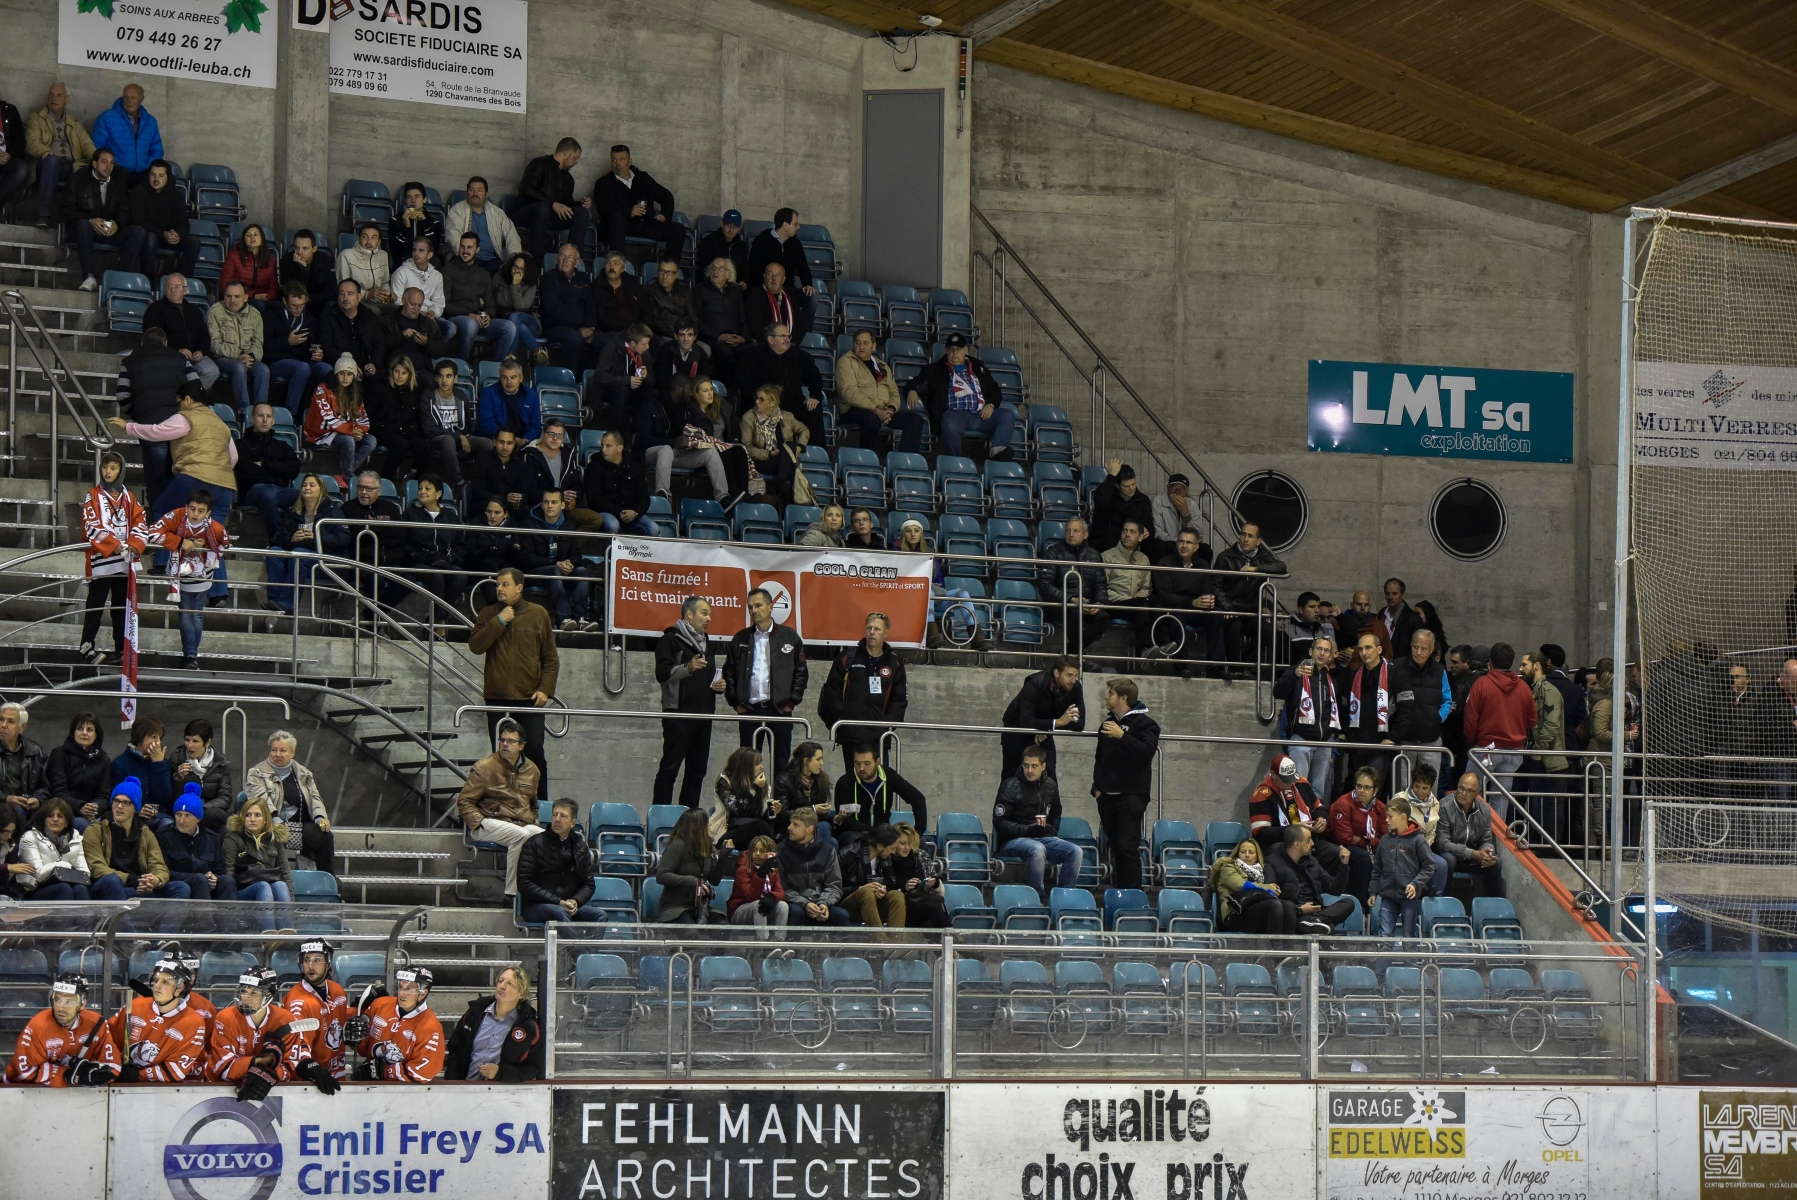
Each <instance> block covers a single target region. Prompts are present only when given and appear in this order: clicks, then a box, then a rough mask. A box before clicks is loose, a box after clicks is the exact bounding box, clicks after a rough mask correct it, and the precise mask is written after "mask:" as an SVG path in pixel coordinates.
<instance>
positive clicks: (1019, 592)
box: [993, 568, 1046, 646]
mask: <svg viewBox="0 0 1797 1200" xmlns="http://www.w3.org/2000/svg"><path fill="white" fill-rule="evenodd" d="M1001 569H1002V568H1001ZM993 598H994V599H995V600H999V601H1005V600H1010V601H1013V603H1010V604H1002V603H1001V604H1000V605H999V616H998V627H999V630H1000V636H1001V637H1002V638H1003V639H1004V640H1005V641H1007V642H1011V643H1014V644H1017V645H1024V646H1040V645H1041V644H1042V641H1043V639H1044V637H1045V636H1046V633H1045V631H1044V626H1043V619H1042V608H1041V598H1040V597H1039V596H1037V595H1036V585H1035V584H1033V583H1031V582H1029V581H1028V580H1026V579H1000V580H999V581H998V582H997V583H996V584H995V585H994V591H993Z"/></svg>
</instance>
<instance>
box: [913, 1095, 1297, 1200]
mask: <svg viewBox="0 0 1797 1200" xmlns="http://www.w3.org/2000/svg"><path fill="white" fill-rule="evenodd" d="M1310 1097H1311V1093H1310V1092H1309V1090H1303V1091H1300V1090H1298V1089H1296V1088H1293V1087H1291V1086H1289V1085H1288V1086H1281V1085H1277V1084H1275V1085H1256V1084H1219V1085H1209V1086H1207V1085H1205V1084H1196V1085H1193V1084H1189V1083H1167V1084H1138V1085H1129V1084H1071V1083H1070V1084H1046V1083H1042V1084H1016V1083H992V1084H983V1083H969V1084H956V1085H955V1086H954V1088H953V1091H952V1095H951V1115H952V1120H951V1121H950V1124H949V1180H950V1192H951V1194H952V1195H954V1196H968V1197H973V1196H980V1197H987V1196H1021V1197H1024V1200H1088V1198H1091V1200H1098V1198H1100V1197H1108V1198H1109V1200H1126V1198H1127V1200H1161V1198H1162V1197H1165V1198H1166V1200H1260V1198H1261V1197H1289V1196H1310V1195H1314V1194H1315V1192H1316V1157H1315V1153H1316V1152H1315V1145H1314V1143H1313V1141H1312V1139H1311V1135H1310V1110H1309V1101H1310ZM1294 1101H1296V1102H1297V1103H1295V1104H1294Z"/></svg>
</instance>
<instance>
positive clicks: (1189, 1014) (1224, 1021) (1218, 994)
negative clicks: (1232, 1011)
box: [1172, 962, 1228, 1038]
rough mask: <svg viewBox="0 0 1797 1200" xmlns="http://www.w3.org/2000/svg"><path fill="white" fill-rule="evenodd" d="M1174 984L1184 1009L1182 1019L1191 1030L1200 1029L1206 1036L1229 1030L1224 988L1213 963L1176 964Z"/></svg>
mask: <svg viewBox="0 0 1797 1200" xmlns="http://www.w3.org/2000/svg"><path fill="white" fill-rule="evenodd" d="M1172 984H1173V991H1174V994H1176V995H1178V996H1179V997H1180V1003H1181V1005H1182V1007H1183V1009H1184V1012H1183V1013H1182V1014H1181V1016H1182V1019H1183V1020H1184V1021H1185V1023H1186V1026H1187V1027H1188V1028H1189V1029H1194V1030H1198V1031H1200V1036H1201V1037H1204V1038H1216V1037H1221V1036H1222V1035H1223V1034H1224V1033H1225V1032H1227V1031H1228V1017H1227V1015H1226V1010H1225V1008H1224V1005H1223V988H1222V985H1221V984H1220V983H1219V982H1218V981H1217V973H1216V971H1214V970H1212V969H1211V966H1210V964H1209V963H1201V962H1192V963H1175V964H1174V966H1173V978H1172Z"/></svg>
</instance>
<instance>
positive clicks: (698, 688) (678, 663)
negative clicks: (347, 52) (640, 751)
mask: <svg viewBox="0 0 1797 1200" xmlns="http://www.w3.org/2000/svg"><path fill="white" fill-rule="evenodd" d="M710 624H711V605H710V603H709V602H707V601H706V600H704V599H703V598H701V597H699V596H688V597H687V598H686V602H685V603H684V604H682V605H681V606H680V619H679V620H678V621H676V622H674V624H672V625H670V626H668V628H667V630H666V631H665V632H664V633H663V634H662V635H661V641H659V642H657V643H656V645H655V680H656V682H657V683H659V684H661V711H663V712H665V713H714V712H716V711H717V707H718V693H719V692H721V691H723V690H724V676H723V672H722V669H721V668H720V667H719V666H718V664H717V662H716V661H715V659H714V658H713V656H712V651H711V642H710V639H708V638H707V637H706V636H705V630H706V628H707V627H709V626H710ZM711 724H712V723H711V722H710V721H680V720H664V721H663V722H662V723H661V764H660V766H659V768H658V769H657V770H656V772H655V803H656V804H672V803H673V802H674V780H675V778H676V777H677V776H678V775H679V774H680V769H681V767H682V765H684V766H685V768H686V779H685V780H684V781H683V782H682V783H681V785H680V803H681V804H683V805H685V806H686V807H687V808H697V807H699V789H700V787H701V786H702V785H703V784H704V782H705V777H706V774H707V764H709V762H710V761H711Z"/></svg>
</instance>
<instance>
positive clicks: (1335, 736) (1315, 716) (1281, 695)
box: [1273, 636, 1347, 799]
mask: <svg viewBox="0 0 1797 1200" xmlns="http://www.w3.org/2000/svg"><path fill="white" fill-rule="evenodd" d="M1309 649H1310V656H1309V657H1308V658H1306V659H1304V660H1303V661H1301V662H1297V663H1294V664H1292V666H1291V667H1290V668H1289V669H1288V670H1287V671H1286V672H1285V674H1283V675H1281V676H1280V677H1279V679H1278V681H1277V682H1276V683H1274V684H1273V698H1274V699H1275V700H1283V701H1284V702H1285V732H1286V736H1287V737H1289V738H1291V739H1292V742H1291V744H1290V745H1288V746H1287V747H1286V748H1285V752H1286V753H1287V754H1289V755H1291V758H1292V762H1293V763H1295V764H1296V765H1297V768H1298V774H1299V775H1302V776H1303V777H1304V778H1306V779H1308V780H1310V782H1311V786H1312V788H1313V789H1314V790H1315V791H1316V794H1317V795H1319V796H1322V797H1324V798H1325V799H1327V798H1328V796H1329V783H1330V780H1331V779H1332V778H1333V775H1334V763H1335V753H1336V752H1335V750H1334V748H1333V745H1334V743H1336V742H1339V741H1341V740H1342V730H1343V727H1344V722H1345V721H1346V718H1347V714H1346V713H1344V712H1343V711H1342V707H1343V706H1342V696H1341V691H1340V689H1339V688H1338V687H1337V686H1336V681H1335V675H1334V674H1333V672H1332V671H1331V668H1332V667H1334V665H1335V640H1334V639H1333V638H1331V637H1328V636H1319V637H1317V638H1315V639H1314V640H1312V641H1311V642H1310V643H1309Z"/></svg>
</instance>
